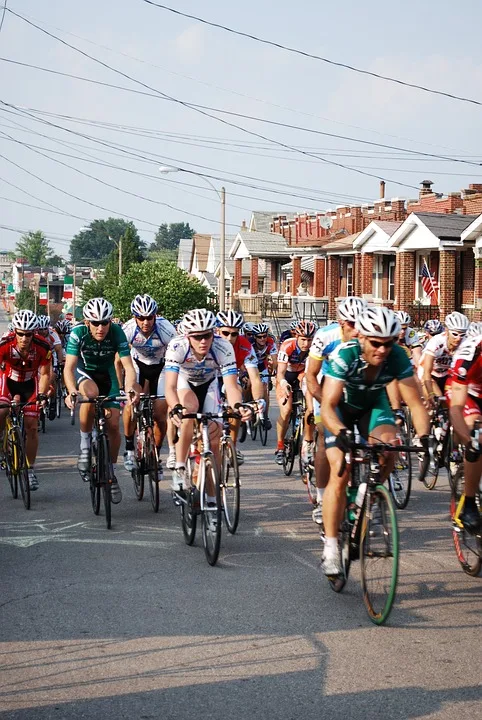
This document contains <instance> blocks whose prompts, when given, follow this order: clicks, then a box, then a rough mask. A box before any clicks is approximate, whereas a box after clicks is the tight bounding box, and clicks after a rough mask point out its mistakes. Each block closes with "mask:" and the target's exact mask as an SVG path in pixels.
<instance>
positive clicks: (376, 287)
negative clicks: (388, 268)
mask: <svg viewBox="0 0 482 720" xmlns="http://www.w3.org/2000/svg"><path fill="white" fill-rule="evenodd" d="M372 278H373V283H372V295H373V297H374V298H381V297H382V279H383V255H374V257H373V275H372Z"/></svg>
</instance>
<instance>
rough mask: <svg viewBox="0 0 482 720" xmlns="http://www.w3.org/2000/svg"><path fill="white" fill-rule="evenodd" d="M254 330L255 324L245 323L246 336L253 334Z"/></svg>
mask: <svg viewBox="0 0 482 720" xmlns="http://www.w3.org/2000/svg"><path fill="white" fill-rule="evenodd" d="M253 328H254V323H252V322H245V323H244V327H243V330H244V333H245V334H246V333H252V332H253Z"/></svg>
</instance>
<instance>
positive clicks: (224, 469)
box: [221, 438, 240, 534]
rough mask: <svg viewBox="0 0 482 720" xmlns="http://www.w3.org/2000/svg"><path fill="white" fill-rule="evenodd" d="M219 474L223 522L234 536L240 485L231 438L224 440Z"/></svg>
mask: <svg viewBox="0 0 482 720" xmlns="http://www.w3.org/2000/svg"><path fill="white" fill-rule="evenodd" d="M221 473H222V475H221V494H222V500H223V512H224V520H225V521H226V527H227V529H228V531H229V532H230V533H231V534H234V533H235V532H236V529H237V527H238V523H239V505H240V485H239V469H238V460H237V458H236V449H235V447H234V443H233V441H232V440H231V438H226V440H225V442H224V444H223V446H222V460H221Z"/></svg>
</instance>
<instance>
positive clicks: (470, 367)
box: [450, 335, 482, 398]
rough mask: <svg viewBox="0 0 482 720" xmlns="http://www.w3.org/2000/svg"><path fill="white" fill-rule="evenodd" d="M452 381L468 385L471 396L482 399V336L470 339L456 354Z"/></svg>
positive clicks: (452, 368) (453, 362)
mask: <svg viewBox="0 0 482 720" xmlns="http://www.w3.org/2000/svg"><path fill="white" fill-rule="evenodd" d="M450 375H451V378H452V381H454V382H457V383H460V384H461V385H467V389H468V393H469V395H472V396H473V397H476V398H482V335H478V336H477V337H474V338H468V339H467V340H465V341H464V342H463V343H462V344H461V345H460V346H459V348H458V349H457V351H456V352H455V354H454V357H453V361H452V367H451V369H450Z"/></svg>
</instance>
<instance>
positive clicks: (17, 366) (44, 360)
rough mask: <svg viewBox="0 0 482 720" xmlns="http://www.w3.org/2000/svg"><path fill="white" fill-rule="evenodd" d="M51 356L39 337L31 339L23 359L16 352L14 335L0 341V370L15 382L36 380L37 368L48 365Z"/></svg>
mask: <svg viewBox="0 0 482 720" xmlns="http://www.w3.org/2000/svg"><path fill="white" fill-rule="evenodd" d="M51 356H52V352H51V350H50V346H49V344H48V343H47V342H45V340H44V339H43V338H42V337H40V336H39V335H34V336H33V337H32V342H31V343H30V348H29V351H28V353H27V355H26V356H25V357H23V356H22V355H21V354H20V352H19V350H18V347H17V336H16V335H15V333H9V334H8V335H7V336H6V337H4V338H2V339H1V340H0V370H1V372H2V374H4V375H5V377H7V378H9V379H10V380H15V382H20V383H21V382H27V380H31V379H32V378H36V377H37V373H38V371H39V368H40V367H41V366H43V365H49V363H50V359H51Z"/></svg>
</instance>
